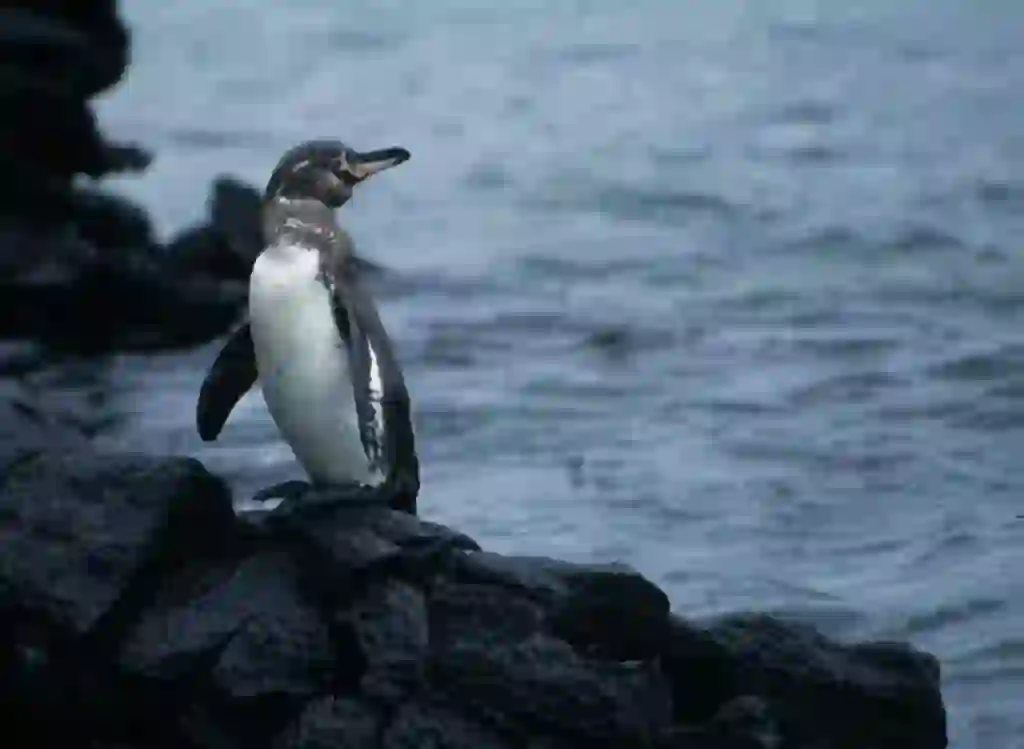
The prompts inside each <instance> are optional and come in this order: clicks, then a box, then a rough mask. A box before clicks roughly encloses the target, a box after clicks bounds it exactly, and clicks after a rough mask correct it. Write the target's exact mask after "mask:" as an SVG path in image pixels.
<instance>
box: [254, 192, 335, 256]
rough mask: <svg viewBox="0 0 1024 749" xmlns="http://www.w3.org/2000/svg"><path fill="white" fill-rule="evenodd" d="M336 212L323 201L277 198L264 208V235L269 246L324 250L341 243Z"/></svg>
mask: <svg viewBox="0 0 1024 749" xmlns="http://www.w3.org/2000/svg"><path fill="white" fill-rule="evenodd" d="M340 232H341V230H340V228H339V227H338V224H337V221H336V220H335V218H334V211H333V210H332V209H331V208H328V207H327V206H326V205H324V204H323V203H321V202H320V201H319V200H303V199H294V198H280V197H278V198H274V199H273V200H269V201H267V202H266V203H264V204H263V234H264V238H265V240H266V242H267V244H268V245H273V244H279V243H282V242H287V243H289V244H295V245H302V246H307V247H321V246H323V245H324V244H329V243H331V242H333V241H335V240H337V239H338V235H339V234H340Z"/></svg>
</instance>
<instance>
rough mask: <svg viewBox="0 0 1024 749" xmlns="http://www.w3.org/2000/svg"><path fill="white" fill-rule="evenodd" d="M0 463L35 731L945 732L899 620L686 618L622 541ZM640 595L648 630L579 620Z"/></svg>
mask: <svg viewBox="0 0 1024 749" xmlns="http://www.w3.org/2000/svg"><path fill="white" fill-rule="evenodd" d="M42 428H43V429H47V428H48V427H45V426H44V427H42ZM7 474H8V475H7V476H6V478H5V479H4V483H3V484H0V722H3V724H4V725H5V728H7V730H9V731H10V732H11V735H24V736H28V737H30V738H29V744H28V745H32V746H44V745H50V744H52V743H53V742H54V741H57V740H58V737H59V734H58V733H57V727H60V728H61V730H64V731H67V730H72V731H73V732H74V735H76V736H77V737H78V739H79V741H80V743H83V744H85V745H87V746H103V745H108V746H109V745H118V744H120V745H124V746H133V747H154V749H156V748H160V749H163V747H171V746H173V747H182V748H183V749H199V748H200V747H202V748H203V749H243V747H244V749H253V748H254V747H255V748H256V749H295V748H297V747H309V748H315V747H335V746H337V747H356V748H358V747H369V746H373V747H378V746H384V747H392V748H395V749H398V748H402V747H409V748H416V749H418V748H419V747H451V748H453V749H458V748H461V747H473V748H474V749H479V748H481V747H483V748H486V747H495V749H502V748H504V747H527V749H569V748H570V747H583V746H586V747H607V748H608V749H611V748H613V747H614V748H615V749H620V748H622V749H628V748H629V747H637V748H638V749H639V748H640V747H644V748H645V749H785V748H786V747H807V748H808V749H810V748H811V747H813V748H814V749H854V747H857V748H859V747H867V746H871V747H876V748H877V749H889V748H890V747H893V748H894V747H897V746H899V747H911V748H912V749H941V748H942V747H945V745H946V743H945V714H944V712H943V709H942V701H941V696H940V694H939V691H938V679H939V673H938V668H937V666H936V664H935V662H934V659H931V658H930V657H929V656H926V655H923V654H919V653H917V652H916V651H913V650H911V649H909V648H907V647H906V646H902V645H897V644H889V643H862V644H857V645H840V644H837V643H834V642H832V641H830V640H828V639H826V638H825V637H823V636H822V635H820V634H818V633H817V632H816V631H814V630H812V629H810V628H808V627H803V626H798V625H794V624H787V623H783V622H781V621H779V620H777V619H773V618H771V617H767V616H757V615H736V616H732V617H724V618H720V619H716V620H713V621H711V622H708V623H705V624H704V625H696V624H693V623H689V622H687V621H685V620H683V619H682V618H680V617H678V616H672V617H669V616H668V615H666V614H665V610H664V608H663V606H662V604H663V603H664V599H663V596H664V594H663V593H661V591H659V590H658V589H657V588H655V587H654V586H653V584H652V583H649V582H647V581H646V580H644V579H643V578H642V577H640V576H639V575H638V574H637V573H636V572H634V571H633V570H631V569H629V568H628V567H624V566H622V565H596V566H589V567H588V566H586V565H572V564H568V563H564V562H559V561H558V560H553V559H529V558H502V557H499V556H498V555H495V554H487V553H484V552H481V551H478V550H475V551H467V550H463V548H464V547H474V548H475V546H476V545H475V543H473V542H472V541H471V540H470V539H467V538H466V537H465V536H462V535H461V534H458V533H457V532H455V531H452V530H450V529H447V528H444V527H443V526H439V525H436V524H430V523H425V522H423V521H421V520H419V519H418V518H416V517H415V516H413V515H410V514H408V513H401V512H392V511H387V510H381V509H373V510H369V509H350V510H344V511H342V510H336V509H332V510H331V511H330V512H324V513H319V514H313V515H303V514H297V515H293V516H290V517H289V519H288V521H287V522H284V523H276V522H271V521H270V520H269V519H268V517H269V516H264V517H263V518H262V519H259V518H246V519H244V520H240V519H238V518H236V517H235V516H234V514H233V512H232V510H231V503H230V497H229V496H228V495H227V492H226V490H225V488H224V485H223V483H222V482H220V481H219V480H217V479H215V478H214V477H212V476H210V475H209V474H207V473H206V472H205V471H204V470H203V469H202V467H201V466H200V465H199V464H198V463H197V462H195V461H192V460H184V459H164V460H159V459H155V458H139V457H134V456H120V457H117V456H112V455H107V456H101V455H97V454H95V453H91V452H89V451H88V450H86V449H82V448H79V449H76V450H69V451H68V452H67V453H66V454H61V455H51V454H49V452H48V451H46V450H45V449H44V450H43V452H42V454H37V455H34V456H32V455H30V456H28V457H25V458H22V459H21V460H19V461H16V462H15V463H14V464H13V465H11V466H10V468H9V470H8V472H7ZM439 540H441V541H442V542H443V543H441V544H440V545H437V542H438V541H439ZM419 547H424V548H427V549H430V550H431V551H430V554H429V555H428V556H426V557H421V559H423V560H424V568H423V569H421V570H419V571H416V570H411V569H410V563H412V562H413V561H414V560H415V559H416V558H417V557H415V556H410V555H409V554H410V552H411V551H416V550H417V549H418V548H419ZM396 558H397V559H401V560H404V564H400V565H391V564H390V561H391V560H393V559H396ZM382 560H383V563H382ZM630 607H632V608H633V609H634V610H635V611H636V612H638V614H637V619H636V621H637V628H638V629H639V630H640V631H641V632H644V633H647V635H646V636H648V637H650V639H651V642H650V643H647V644H646V645H645V646H644V647H640V646H639V645H638V643H637V641H636V639H635V636H628V637H626V636H615V635H614V634H613V633H612V632H611V631H610V628H609V626H608V624H607V623H604V622H599V623H592V622H591V621H590V620H591V619H600V618H602V617H605V616H607V617H608V618H609V619H610V620H611V621H613V622H617V623H618V626H619V627H621V628H624V629H628V628H629V627H630V626H631V624H632V621H631V620H630V618H629V617H628V615H627V613H626V612H627V610H628V609H629V608H630ZM659 617H660V618H661V623H660V624H659ZM580 620H582V623H580ZM663 630H668V632H669V635H668V636H664V635H663V634H659V633H660V632H662V631H663ZM69 726H70V729H69V728H68V727H69Z"/></svg>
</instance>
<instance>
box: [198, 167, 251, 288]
mask: <svg viewBox="0 0 1024 749" xmlns="http://www.w3.org/2000/svg"><path fill="white" fill-rule="evenodd" d="M209 205H210V225H211V226H212V227H213V228H214V229H215V230H216V231H218V232H220V234H221V236H223V237H224V241H225V243H226V244H227V247H228V248H229V249H230V250H231V252H232V253H233V255H234V256H235V258H236V260H237V262H238V266H239V268H240V270H239V276H238V277H239V278H244V279H248V278H249V272H250V270H251V269H252V264H253V263H254V262H256V258H257V256H258V255H259V254H260V253H261V252H262V251H263V215H262V209H263V200H262V195H261V193H260V191H259V190H257V189H256V188H254V187H251V186H250V185H247V184H245V183H243V182H240V181H238V180H236V179H233V178H232V177H227V176H223V175H222V176H220V177H218V178H217V179H215V180H214V182H213V191H212V193H211V195H210V201H209Z"/></svg>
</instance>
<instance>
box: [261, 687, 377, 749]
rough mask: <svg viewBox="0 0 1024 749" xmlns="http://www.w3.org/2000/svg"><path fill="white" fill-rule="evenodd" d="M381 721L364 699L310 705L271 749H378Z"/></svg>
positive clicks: (339, 700)
mask: <svg viewBox="0 0 1024 749" xmlns="http://www.w3.org/2000/svg"><path fill="white" fill-rule="evenodd" d="M382 724H383V718H382V716H381V715H380V713H379V712H378V711H377V710H375V709H374V708H372V707H371V706H370V705H369V704H367V703H366V702H365V701H363V700H357V699H345V698H338V697H325V698H322V699H319V700H316V701H314V702H311V703H310V704H309V705H308V706H307V707H306V709H305V710H303V711H302V715H300V716H299V719H298V720H297V721H296V722H295V724H294V725H293V726H292V727H290V728H289V730H288V731H286V732H285V733H284V734H283V735H282V736H281V738H280V739H279V740H278V741H277V742H275V744H274V749H377V747H378V746H379V741H378V736H379V735H380V732H381V726H382Z"/></svg>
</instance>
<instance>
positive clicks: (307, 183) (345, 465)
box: [196, 139, 419, 514]
mask: <svg viewBox="0 0 1024 749" xmlns="http://www.w3.org/2000/svg"><path fill="white" fill-rule="evenodd" d="M408 159H409V152H408V151H407V150H405V149H404V148H398V147H394V148H385V149H382V150H376V151H363V152H360V151H356V150H354V149H352V148H349V147H348V146H346V145H345V144H344V143H342V142H341V141H339V140H328V139H322V140H310V141H306V142H304V143H300V144H299V145H296V146H294V147H292V148H290V149H289V150H288V151H286V152H285V153H284V155H283V156H281V158H280V160H279V161H278V163H277V165H276V167H275V168H274V170H273V172H272V173H271V175H270V178H269V180H268V181H267V186H266V189H265V191H264V195H263V201H262V221H263V234H264V243H265V246H264V249H263V251H262V252H261V253H260V255H259V256H258V257H257V258H256V261H255V263H254V264H253V267H252V271H251V274H250V277H249V305H248V320H247V322H245V323H244V324H243V325H242V326H241V327H239V328H238V329H237V330H236V331H234V332H233V333H232V334H231V335H230V336H229V338H228V340H227V342H226V343H225V344H224V346H223V347H222V349H221V350H220V352H219V353H218V355H217V357H216V359H215V361H214V363H213V365H212V366H211V367H210V369H209V371H208V373H207V375H206V377H205V379H204V380H203V383H202V386H201V388H200V392H199V399H198V403H197V406H196V426H197V430H198V432H199V436H200V437H201V438H202V439H203V440H204V441H206V442H210V441H213V440H216V439H217V437H218V435H219V434H220V431H221V429H222V428H223V426H224V424H225V423H226V421H227V419H228V417H229V416H230V414H231V411H232V409H233V408H234V406H235V405H236V404H237V403H238V401H239V400H240V399H241V397H242V396H243V395H244V394H245V393H246V392H247V391H248V390H249V389H250V388H251V387H252V386H253V385H254V384H255V383H256V381H257V380H259V382H260V385H261V387H262V390H263V397H264V401H265V402H266V405H267V409H268V411H269V412H270V415H271V418H272V419H273V421H274V423H275V424H276V425H277V428H278V430H279V431H280V433H281V435H282V436H283V437H284V439H285V441H286V442H287V443H288V444H289V446H290V447H291V449H292V452H293V453H294V454H295V457H296V459H297V460H298V462H299V463H300V464H301V465H302V467H303V468H304V470H305V472H306V473H307V475H308V477H309V479H310V481H309V482H306V481H297V480H291V481H285V482H283V483H281V484H275V485H274V486H271V487H268V488H266V489H263V490H261V491H259V492H257V494H256V495H255V496H254V497H253V499H254V500H256V501H259V502H265V501H269V500H272V499H281V500H286V501H289V503H290V504H293V505H294V504H302V505H306V504H308V503H321V504H322V503H329V504H334V503H340V504H347V505H349V506H351V505H357V504H358V505H382V506H387V507H390V508H393V509H400V510H404V511H407V512H411V513H413V514H415V510H416V497H417V494H418V492H419V462H418V458H417V454H416V440H415V433H414V429H413V423H412V415H411V405H410V398H409V393H408V390H407V388H406V384H405V379H404V377H403V374H402V369H401V366H400V365H399V361H398V358H397V356H396V354H395V351H394V347H393V345H392V343H391V340H390V338H389V337H388V334H387V331H386V330H385V328H384V325H383V324H382V323H381V320H380V316H379V315H378V313H377V308H376V306H375V305H374V303H373V300H372V298H371V297H370V295H369V294H368V293H367V292H366V290H365V288H364V287H363V285H362V284H361V283H360V274H359V265H358V262H357V260H356V258H355V256H354V254H353V252H352V247H351V244H350V242H349V240H348V238H347V235H346V234H345V233H344V232H343V231H342V230H341V229H340V227H339V226H338V224H337V223H336V221H335V214H334V212H335V210H336V209H338V208H340V207H342V206H343V205H344V204H345V203H347V202H348V200H349V199H350V198H351V197H352V191H353V188H354V187H355V186H356V185H358V184H359V183H360V182H363V181H364V180H366V179H368V178H369V177H371V176H372V175H374V174H377V173H379V172H381V171H384V170H385V169H390V168H391V167H394V166H398V165H399V164H402V163H404V162H405V161H407V160H408ZM295 500H301V502H295ZM282 504H284V502H283V503H282Z"/></svg>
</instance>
